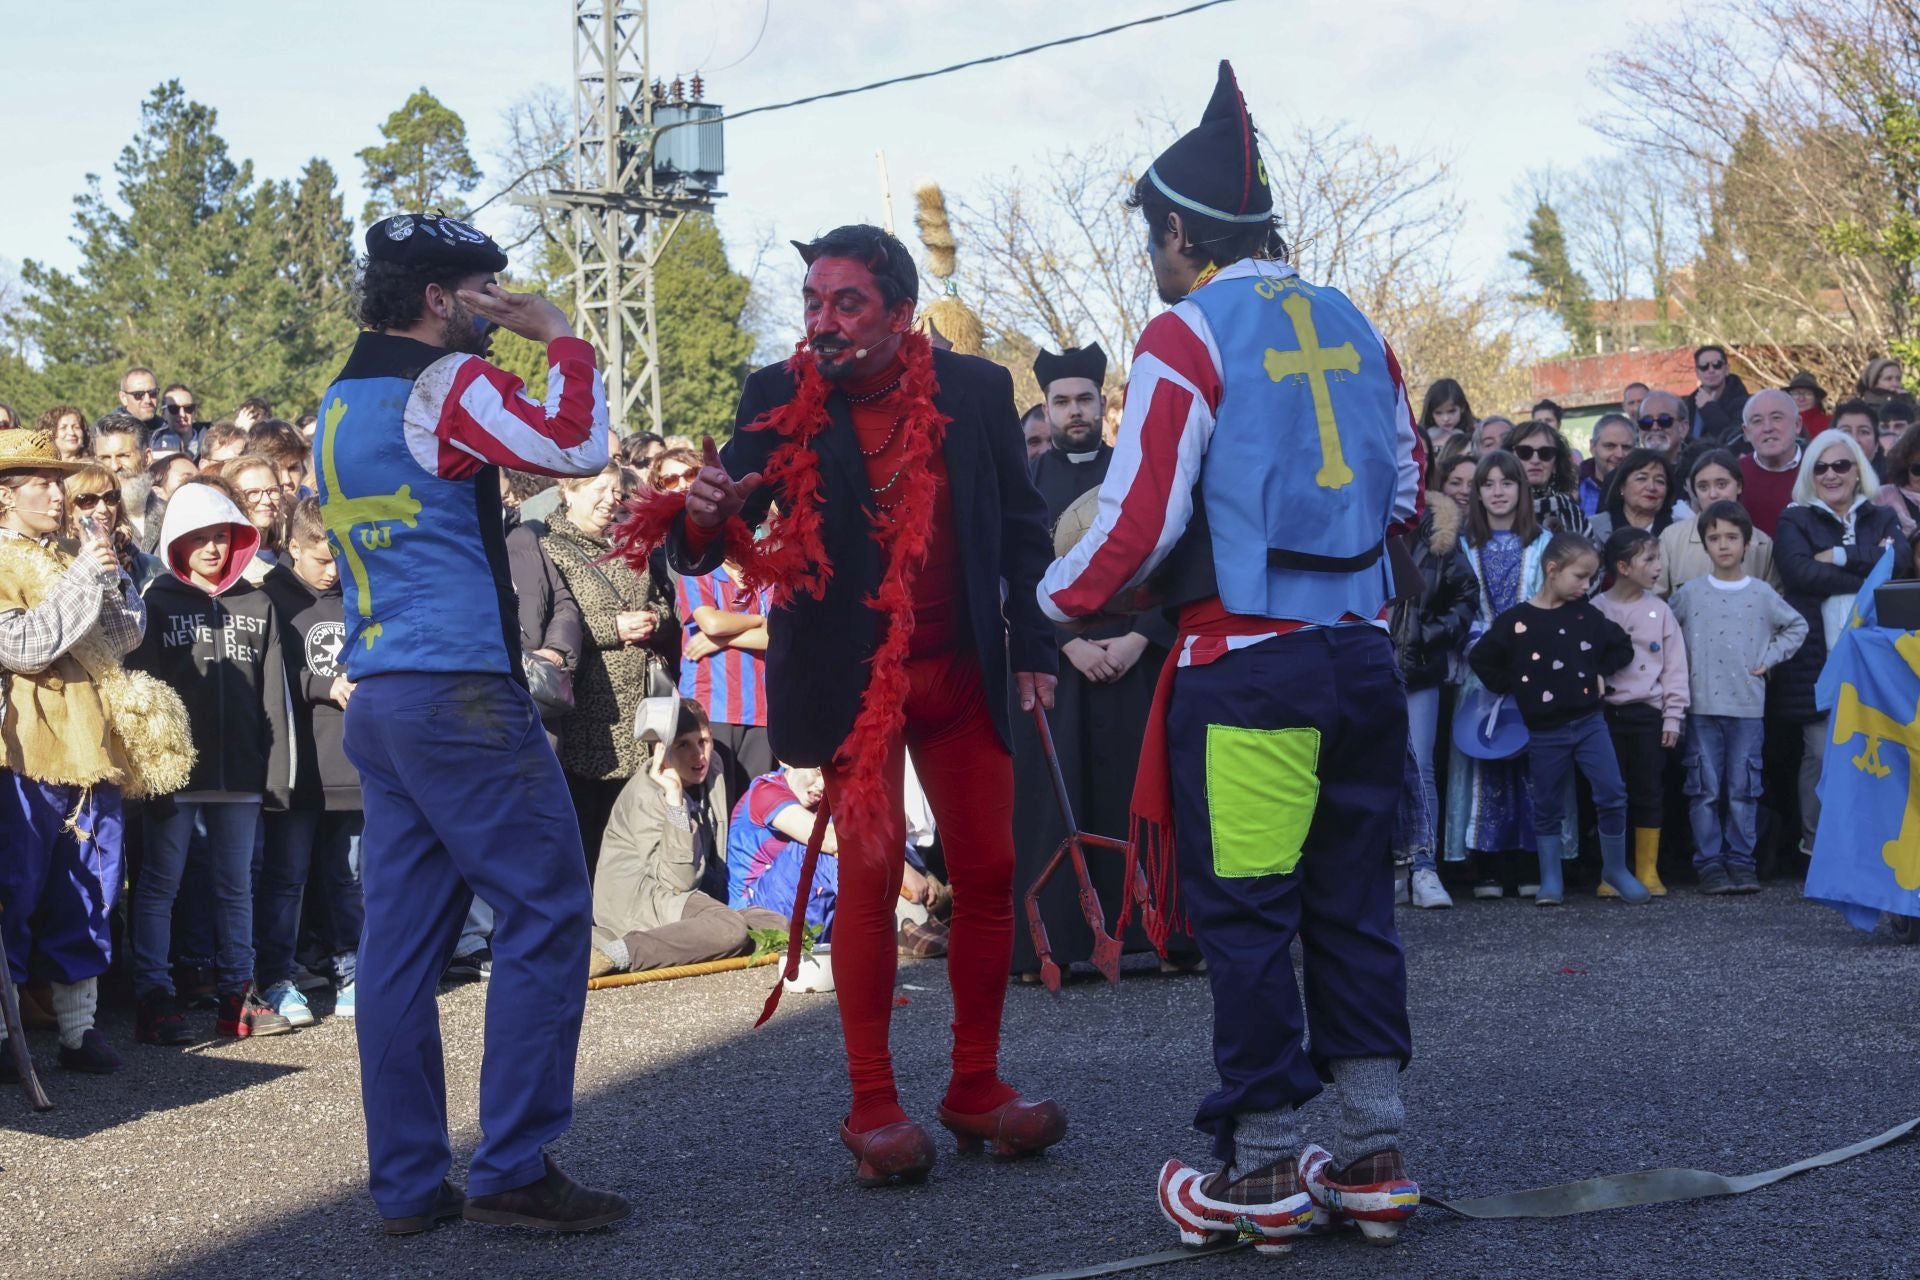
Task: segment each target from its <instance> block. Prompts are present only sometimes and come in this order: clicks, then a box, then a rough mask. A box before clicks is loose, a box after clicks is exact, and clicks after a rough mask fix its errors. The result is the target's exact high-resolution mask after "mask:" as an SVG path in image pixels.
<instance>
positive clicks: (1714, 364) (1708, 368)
mask: <svg viewBox="0 0 1920 1280" xmlns="http://www.w3.org/2000/svg"><path fill="white" fill-rule="evenodd" d="M1693 367H1694V368H1696V369H1698V370H1699V371H1700V372H1701V373H1712V372H1714V371H1715V370H1716V369H1724V368H1726V367H1727V362H1726V361H1725V360H1704V361H1702V362H1701V363H1699V364H1697V365H1695V366H1693Z"/></svg>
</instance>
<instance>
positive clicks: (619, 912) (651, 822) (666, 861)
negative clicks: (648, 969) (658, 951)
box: [593, 757, 727, 943]
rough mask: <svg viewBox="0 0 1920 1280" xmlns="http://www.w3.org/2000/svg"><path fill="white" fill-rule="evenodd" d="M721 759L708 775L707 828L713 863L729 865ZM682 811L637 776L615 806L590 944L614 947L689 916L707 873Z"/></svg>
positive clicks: (597, 880) (603, 848)
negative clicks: (688, 908)
mask: <svg viewBox="0 0 1920 1280" xmlns="http://www.w3.org/2000/svg"><path fill="white" fill-rule="evenodd" d="M719 764H720V762H719V759H718V757H716V758H715V760H714V767H713V769H712V770H711V772H709V774H708V775H707V786H706V809H705V813H706V821H707V823H708V824H709V825H710V826H711V827H712V829H713V856H714V858H715V860H716V861H718V862H720V863H721V864H722V865H724V864H725V862H726V859H727V785H726V781H725V779H724V778H723V777H722V775H721V771H720V768H719ZM685 815H686V809H685V807H684V806H677V807H676V809H675V811H674V812H671V813H669V812H668V810H667V797H666V793H665V792H663V791H662V790H660V784H659V783H657V782H655V781H654V780H653V778H652V777H651V776H649V774H646V773H640V774H635V775H634V777H633V778H632V779H631V780H629V781H628V783H627V785H626V787H625V788H624V789H623V790H622V791H621V792H620V798H619V799H618V800H616V801H614V804H613V815H612V816H611V817H610V818H608V820H607V834H606V839H605V840H604V841H602V843H601V845H600V864H599V868H598V870H596V871H595V872H594V878H593V940H594V941H595V942H596V943H600V942H612V941H614V940H616V939H619V938H624V937H626V935H627V934H629V933H632V932H633V931H635V930H645V929H658V928H659V927H660V926H661V925H663V924H672V923H673V922H674V921H676V920H678V919H679V918H680V914H681V912H683V911H685V910H686V906H687V899H688V898H691V897H692V896H693V893H694V890H695V889H696V888H697V887H698V886H699V884H700V877H701V874H702V873H703V872H704V871H705V870H706V866H705V864H704V863H702V862H701V861H699V859H698V856H697V854H696V846H695V842H694V833H693V829H692V828H691V827H690V826H688V825H687V822H686V818H685Z"/></svg>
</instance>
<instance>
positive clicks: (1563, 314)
mask: <svg viewBox="0 0 1920 1280" xmlns="http://www.w3.org/2000/svg"><path fill="white" fill-rule="evenodd" d="M1507 256H1508V257H1509V258H1511V259H1513V260H1514V261H1515V262H1518V263H1520V264H1521V265H1522V266H1524V267H1525V268H1526V269H1527V282H1528V283H1529V284H1531V285H1532V286H1533V292H1532V293H1529V294H1521V295H1519V296H1518V297H1516V298H1515V299H1514V300H1515V301H1516V302H1525V303H1531V304H1533V305H1535V306H1539V307H1543V308H1545V309H1546V310H1548V311H1551V312H1553V314H1554V316H1555V317H1556V318H1557V319H1558V320H1559V321H1560V327H1561V328H1563V329H1565V330H1566V331H1567V336H1568V337H1570V338H1572V339H1573V348H1574V351H1575V352H1576V353H1578V354H1581V355H1586V354H1589V353H1591V352H1592V350H1593V346H1594V333H1595V325H1594V319H1593V291H1592V289H1591V287H1589V285H1588V284H1587V278H1586V277H1585V276H1583V275H1581V274H1580V273H1579V272H1578V271H1576V270H1575V269H1574V266H1573V260H1572V258H1571V257H1569V256H1568V253H1567V237H1566V233H1565V231H1563V230H1562V229H1561V226H1560V215H1559V214H1558V213H1557V212H1555V211H1554V208H1553V206H1552V205H1551V204H1549V203H1548V202H1547V201H1546V200H1545V199H1541V200H1539V201H1538V202H1537V203H1536V204H1535V205H1534V208H1533V216H1532V217H1531V218H1529V219H1527V247H1526V248H1525V249H1516V250H1514V251H1513V252H1511V253H1509V254H1508V255H1507Z"/></svg>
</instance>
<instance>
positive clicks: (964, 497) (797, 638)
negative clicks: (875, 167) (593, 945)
mask: <svg viewBox="0 0 1920 1280" xmlns="http://www.w3.org/2000/svg"><path fill="white" fill-rule="evenodd" d="M795 247H796V248H798V249H799V250H800V255H801V257H802V258H803V259H805V261H806V263H807V276H806V284H805V288H804V291H803V297H804V300H805V307H806V331H807V337H806V341H805V342H803V343H802V344H801V345H800V347H799V349H798V350H797V351H796V353H795V354H794V355H793V357H792V358H791V359H789V360H787V361H786V362H785V363H783V364H779V365H771V366H768V367H767V368H764V369H761V370H759V371H758V372H756V373H754V374H753V375H752V376H751V377H749V378H748V379H747V384H746V388H745V390H744V392H743V393H742V395H741V399H740V408H739V411H738V414H737V417H736V433H735V435H734V437H733V439H732V440H731V441H729V442H728V444H727V446H726V448H725V449H724V450H721V451H719V452H717V453H716V452H715V451H714V448H713V444H712V442H711V441H709V442H708V443H707V454H708V456H707V464H706V466H705V468H704V469H703V470H702V471H701V472H700V475H699V478H698V479H697V480H696V481H695V482H694V484H693V485H692V486H691V487H690V488H689V489H688V490H687V491H686V493H684V494H653V495H649V496H648V497H647V498H646V499H644V500H642V501H641V502H638V503H636V504H635V506H636V512H635V518H634V519H633V520H632V521H631V522H629V525H628V526H627V532H626V535H625V538H624V540H623V548H624V549H625V551H626V553H627V554H629V555H634V556H644V554H645V548H646V547H648V546H651V545H654V544H656V543H658V542H660V541H663V540H664V542H665V543H666V546H667V555H668V558H669V560H670V561H671V562H672V564H673V567H674V569H675V570H676V571H677V572H680V573H684V574H702V573H707V572H710V571H711V570H712V569H713V567H714V566H715V565H717V564H719V563H720V562H721V561H722V560H723V559H726V560H730V561H732V562H733V563H735V564H738V565H740V566H741V567H742V568H743V570H744V571H745V576H746V577H747V578H749V579H750V580H752V581H755V582H759V583H764V584H766V585H768V586H770V587H771V588H772V590H773V594H774V603H773V608H772V611H771V613H770V614H769V618H768V644H767V698H768V721H769V723H768V730H769V733H770V734H771V736H772V739H773V749H774V753H775V754H776V755H778V756H779V758H780V759H781V760H783V761H785V762H786V763H788V764H795V765H804V766H821V767H823V768H824V769H825V771H826V786H827V804H826V805H824V806H822V817H821V820H820V826H818V827H817V828H816V831H815V837H814V841H813V851H812V852H810V854H809V860H808V868H809V870H808V872H803V875H805V874H810V870H811V865H812V858H813V857H814V856H816V855H817V849H818V845H819V842H820V835H821V833H822V831H823V830H824V821H825V819H824V814H825V812H826V811H827V810H829V809H830V810H831V811H832V813H833V815H834V819H835V821H834V830H835V833H836V838H837V840H838V845H839V852H838V857H839V861H840V879H839V903H838V907H837V914H836V917H835V921H834V926H833V959H834V966H833V968H834V980H835V982H836V984H837V990H838V995H839V1001H840V1026H841V1031H842V1033H843V1034H844V1036H845V1038H846V1046H847V1074H848V1076H849V1077H850V1078H851V1081H852V1085H853V1106H852V1108H851V1110H850V1111H849V1113H848V1115H847V1118H846V1120H845V1122H844V1123H843V1124H842V1125H841V1129H840V1138H841V1141H842V1142H844V1143H845V1144H846V1145H847V1147H848V1149H849V1150H851V1151H852V1152H853V1154H854V1156H855V1159H856V1161H857V1170H856V1173H857V1176H858V1178H859V1180H860V1181H861V1182H862V1183H863V1184H865V1185H869V1186H879V1185H882V1184H884V1183H887V1182H889V1181H893V1180H895V1179H899V1180H901V1181H919V1180H921V1179H923V1178H925V1176H926V1174H927V1171H928V1169H930V1168H931V1167H932V1165H933V1143H932V1141H931V1140H930V1139H929V1138H928V1136H927V1133H926V1131H925V1130H924V1129H922V1128H921V1127H920V1126H919V1125H918V1124H916V1123H915V1122H914V1121H912V1120H910V1119H908V1117H907V1114H906V1112H905V1111H903V1110H902V1109H901V1107H900V1100H899V1095H898V1093H897V1092H896V1090H895V1087H894V1079H893V1063H892V1058H891V1055H890V1054H889V1052H888V1049H887V1031H888V1025H889V1022H890V1020H891V1012H892V1007H893V982H894V970H895V950H894V948H895V941H894V904H895V901H896V899H897V898H898V896H899V890H900V880H901V874H902V868H903V867H904V865H905V864H904V861H903V857H902V854H903V851H904V850H905V847H906V819H905V816H904V814H903V812H902V808H901V804H902V795H903V793H902V775H903V769H904V756H905V753H906V752H909V751H910V752H912V754H913V764H914V770H915V772H916V773H917V774H918V775H919V777H920V781H921V783H922V785H923V786H924V787H925V789H926V793H927V798H928V800H929V801H930V802H931V803H932V806H933V812H934V817H935V819H936V821H937V822H938V823H939V827H940V833H941V836H942V838H943V842H944V844H945V847H946V849H947V869H948V873H949V877H950V879H951V881H952V885H953V934H952V941H951V946H950V949H949V951H948V954H947V972H948V975H949V978H950V980H951V982H952V986H953V1007H954V1015H953V1076H952V1078H951V1080H950V1081H949V1082H948V1085H947V1091H946V1096H945V1098H944V1100H943V1101H942V1103H941V1105H940V1108H939V1111H938V1116H939V1120H940V1123H941V1124H942V1125H944V1126H945V1127H946V1128H947V1129H949V1130H951V1131H952V1133H953V1134H954V1136H955V1137H956V1138H957V1139H958V1140H959V1144H960V1148H961V1150H963V1151H967V1150H975V1149H978V1148H979V1147H980V1146H982V1145H983V1144H992V1146H993V1150H994V1153H995V1154H996V1155H1000V1156H1013V1155H1025V1154H1029V1153H1032V1152H1036V1151H1040V1150H1043V1149H1045V1148H1046V1147H1048V1146H1051V1145H1052V1144H1053V1143H1055V1142H1058V1141H1059V1140H1060V1139H1061V1137H1063V1136H1064V1135H1065V1133H1066V1128H1067V1121H1066V1116H1065V1114H1064V1113H1063V1112H1062V1111H1061V1109H1060V1108H1059V1106H1058V1105H1056V1104H1055V1103H1053V1102H1029V1101H1027V1100H1025V1099H1022V1098H1021V1097H1020V1095H1019V1094H1018V1093H1017V1092H1016V1091H1015V1090H1014V1089H1013V1088H1012V1087H1011V1086H1009V1085H1007V1084H1006V1083H1005V1082H1004V1081H1002V1080H1001V1079H1000V1075H999V1067H998V1064H999V1049H1000V1012H1001V1006H1002V1004H1003V1003H1004V1000H1005V995H1006V988H1007V971H1008V965H1009V963H1010V961H1011V958H1012V952H1013V757H1012V754H1011V747H1010V743H1011V732H1010V714H1009V701H1010V699H1009V696H1008V688H1007V672H1008V671H1009V669H1011V670H1012V671H1013V672H1014V676H1013V681H1014V686H1015V693H1016V695H1017V697H1018V700H1019V703H1020V706H1021V709H1022V710H1023V711H1031V710H1032V708H1033V706H1034V704H1035V702H1036V701H1037V702H1038V703H1039V704H1040V705H1041V706H1052V705H1053V687H1054V674H1055V672H1056V670H1057V665H1058V656H1057V653H1056V650H1055V642H1054V638H1053V633H1052V630H1051V628H1050V626H1049V624H1048V623H1047V621H1046V620H1045V618H1044V617H1042V615H1041V613H1040V610H1039V607H1038V604H1037V602H1036V599H1035V595H1034V589H1035V587H1036V585H1037V584H1038V583H1039V581H1040V577H1041V575H1042V574H1043V573H1045V572H1046V568H1047V564H1048V562H1049V561H1050V560H1051V559H1052V548H1051V546H1050V545H1049V542H1048V538H1047V533H1046V525H1045V519H1046V512H1045V509H1044V507H1043V505H1042V503H1041V501H1040V496H1039V494H1038V493H1036V492H1035V490H1034V488H1033V485H1032V483H1031V482H1030V481H1029V480H1028V479H1027V469H1026V450H1025V448H1024V446H1023V445H1022V442H1021V436H1020V423H1019V418H1020V415H1019V413H1018V411H1017V410H1016V409H1015V408H1014V402H1013V381H1012V379H1011V378H1010V377H1009V376H1008V374H1007V372H1006V370H1004V369H1002V368H1000V367H999V366H998V365H995V364H992V363H990V362H988V361H986V360H980V359H975V358H973V357H970V356H961V355H955V354H953V353H952V352H948V351H935V350H933V349H932V348H931V347H930V346H929V345H928V343H927V340H926V339H925V338H924V337H921V336H920V335H918V334H915V333H913V332H912V323H913V313H914V305H915V302H916V300H917V298H918V294H919V276H918V273H917V272H916V271H915V269H914V265H913V258H912V255H911V254H909V253H908V251H907V248H906V246H905V245H903V244H902V243H901V242H900V241H899V240H897V239H895V238H894V237H893V236H891V235H888V234H887V233H885V232H884V231H881V230H880V229H879V228H877V227H870V226H851V227H841V228H838V229H837V230H834V231H831V232H829V233H827V234H826V235H824V236H822V237H821V238H820V239H818V240H815V241H813V242H812V243H811V244H804V245H802V244H797V243H796V246H795ZM775 503H777V504H778V505H777V507H776V506H774V504H775ZM763 523H764V524H765V525H766V526H767V527H766V530H765V536H764V537H762V538H759V539H756V538H755V536H754V530H755V529H756V528H758V527H759V526H760V525H762V524H763ZM796 901H797V902H798V903H799V904H800V906H801V908H802V909H804V905H805V903H806V901H807V893H806V891H805V888H804V886H803V887H802V890H801V892H800V893H799V894H798V895H797V897H796ZM795 923H796V925H797V924H798V923H799V920H798V917H796V921H795ZM776 991H777V988H776ZM769 1007H771V1004H770V1006H769Z"/></svg>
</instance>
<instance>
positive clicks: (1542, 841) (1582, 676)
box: [1467, 533, 1650, 907]
mask: <svg viewBox="0 0 1920 1280" xmlns="http://www.w3.org/2000/svg"><path fill="white" fill-rule="evenodd" d="M1540 567H1541V573H1542V582H1541V584H1540V589H1539V590H1538V591H1537V592H1535V593H1534V595H1533V597H1532V599H1530V600H1525V601H1522V602H1521V603H1519V604H1517V605H1515V606H1514V607H1513V608H1511V609H1508V610H1507V611H1506V612H1505V613H1502V614H1501V615H1500V616H1499V617H1498V618H1495V619H1494V621H1493V626H1492V627H1491V628H1490V629H1488V631H1487V633H1486V635H1485V636H1483V637H1481V639H1480V642H1479V643H1478V644H1476V645H1475V646H1474V647H1473V650H1472V651H1471V652H1470V653H1469V654H1468V655H1467V660H1468V661H1469V662H1470V663H1471V664H1472V665H1473V671H1474V674H1475V675H1477V676H1479V677H1480V682H1481V683H1482V684H1484V685H1486V687H1487V688H1488V689H1491V690H1492V691H1493V692H1495V693H1498V694H1506V695H1510V696H1512V697H1513V699H1514V700H1515V702H1516V703H1517V704H1518V705H1519V707H1520V717H1521V719H1522V720H1524V721H1525V722H1526V726H1527V733H1528V735H1529V737H1528V743H1527V764H1528V768H1529V769H1530V770H1531V772H1532V774H1533V831H1534V839H1535V841H1536V842H1537V847H1538V849H1539V854H1540V891H1539V893H1538V894H1536V895H1535V897H1534V903H1535V904H1536V905H1538V906H1542V907H1557V906H1559V905H1560V903H1561V902H1562V900H1563V898H1564V891H1563V888H1562V881H1561V876H1560V852H1561V833H1560V818H1561V806H1562V805H1563V804H1564V802H1565V796H1566V795H1567V794H1568V790H1569V789H1568V788H1567V785H1566V781H1567V778H1568V777H1569V776H1570V772H1571V770H1573V769H1574V768H1576V767H1578V769H1579V770H1580V772H1581V773H1582V774H1583V775H1585V777H1586V779H1587V782H1588V783H1589V784H1590V785H1591V786H1592V788H1593V803H1594V807H1595V808H1596V809H1597V810H1598V811H1599V817H1600V863H1601V871H1600V875H1601V879H1602V880H1604V881H1605V882H1606V883H1608V884H1610V885H1612V886H1613V889H1614V892H1616V893H1617V894H1619V895H1620V898H1621V900H1622V901H1625V902H1634V903H1639V902H1645V901H1646V900H1647V899H1648V897H1649V896H1650V895H1649V894H1648V893H1647V887H1646V886H1645V885H1643V884H1641V883H1640V882H1639V881H1638V880H1636V879H1634V878H1633V876H1632V875H1631V874H1630V873H1629V872H1628V871H1627V795H1626V786H1625V785H1624V784H1623V783H1622V782H1621V780H1620V765H1619V762H1618V761H1617V760H1615V759H1614V755H1613V743H1612V741H1611V740H1610V739H1609V738H1608V736H1607V726H1606V720H1605V718H1604V717H1603V716H1602V715H1601V713H1600V709H1601V707H1602V705H1604V702H1605V699H1606V677H1607V676H1608V675H1610V674H1612V673H1613V672H1615V671H1618V670H1619V669H1620V668H1622V667H1624V666H1626V665H1627V663H1629V662H1630V661H1632V659H1633V642H1632V641H1631V640H1629V639H1628V638H1627V633H1626V632H1625V631H1622V630H1621V629H1620V627H1619V626H1618V625H1617V624H1615V623H1614V622H1612V621H1610V620H1609V619H1608V618H1607V616H1606V615H1605V614H1603V613H1601V612H1600V610H1599V609H1597V608H1596V607H1594V606H1593V605H1591V604H1589V603H1587V591H1588V588H1589V587H1590V586H1591V585H1592V583H1593V579H1594V575H1595V574H1597V573H1598V572H1599V571H1600V556H1599V553H1597V552H1596V551H1595V550H1594V549H1593V543H1591V542H1589V541H1588V540H1587V539H1586V538H1584V537H1582V536H1580V535H1579V534H1573V533H1557V534H1555V535H1554V536H1553V538H1552V540H1551V541H1550V542H1548V543H1547V547H1546V550H1545V551H1544V552H1542V553H1541V556H1540Z"/></svg>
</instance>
